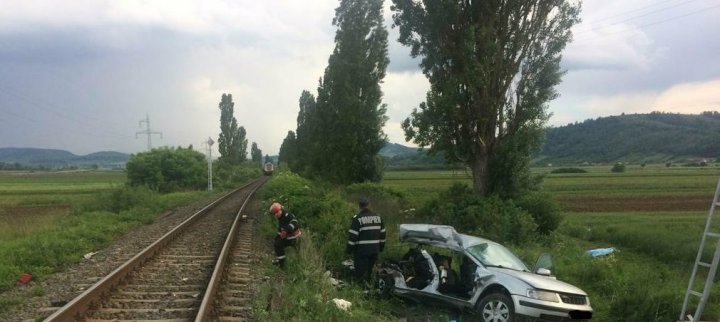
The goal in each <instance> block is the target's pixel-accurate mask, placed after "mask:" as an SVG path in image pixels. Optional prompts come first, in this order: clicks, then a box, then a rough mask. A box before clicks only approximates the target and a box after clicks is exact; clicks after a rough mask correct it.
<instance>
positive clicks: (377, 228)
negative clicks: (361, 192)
mask: <svg viewBox="0 0 720 322" xmlns="http://www.w3.org/2000/svg"><path fill="white" fill-rule="evenodd" d="M358 205H359V206H360V212H358V213H357V214H356V215H355V216H353V218H352V223H351V224H350V229H349V230H348V242H347V248H346V252H347V253H350V254H352V255H353V261H354V265H355V278H356V279H357V280H358V281H365V282H370V276H371V273H372V269H373V266H374V265H375V261H377V258H378V253H380V252H382V251H383V249H384V248H385V224H384V223H383V220H382V217H380V215H378V214H376V213H374V212H373V211H371V210H370V208H368V206H369V205H370V201H368V199H367V198H366V197H360V200H359V201H358Z"/></svg>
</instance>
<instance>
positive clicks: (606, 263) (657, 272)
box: [384, 165, 720, 322]
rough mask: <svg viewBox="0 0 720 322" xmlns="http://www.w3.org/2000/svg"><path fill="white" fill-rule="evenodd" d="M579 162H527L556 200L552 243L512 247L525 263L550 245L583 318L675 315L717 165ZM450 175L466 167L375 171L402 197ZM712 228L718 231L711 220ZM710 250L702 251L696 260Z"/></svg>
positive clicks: (413, 196) (711, 313) (713, 310)
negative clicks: (603, 252) (583, 296)
mask: <svg viewBox="0 0 720 322" xmlns="http://www.w3.org/2000/svg"><path fill="white" fill-rule="evenodd" d="M581 168H582V169H584V170H586V171H587V172H586V173H571V174H553V173H550V171H551V170H552V169H553V168H549V167H547V168H534V169H533V173H534V174H537V175H543V176H544V180H543V182H542V184H541V186H540V190H541V191H543V192H546V193H548V194H549V195H550V196H551V197H552V198H553V199H554V200H556V201H557V202H558V203H559V204H560V205H561V207H562V209H563V215H564V216H563V218H564V221H563V223H562V224H561V226H560V229H559V232H560V234H558V235H557V236H556V237H555V240H554V241H551V242H549V243H548V242H546V243H540V244H538V245H534V246H533V245H530V246H526V247H524V248H520V249H516V251H517V252H518V253H520V254H521V256H522V257H523V258H524V259H525V260H526V261H528V262H531V261H532V259H533V258H534V257H535V256H537V254H538V253H539V252H542V251H549V252H551V253H553V254H554V255H555V256H556V264H557V268H556V270H557V274H558V276H559V277H560V278H561V279H564V280H567V281H569V282H571V283H574V284H576V285H578V286H580V287H581V288H583V289H585V290H586V291H587V292H588V293H589V294H590V296H591V299H592V303H593V307H594V308H595V310H596V312H595V316H594V318H593V321H608V322H609V321H671V320H675V319H677V317H678V315H679V313H680V310H681V306H682V301H683V296H684V294H685V288H686V287H687V283H688V280H689V277H690V273H691V271H692V266H693V263H694V261H695V257H696V255H697V250H698V246H699V243H700V238H701V235H702V231H703V229H704V227H705V222H706V219H707V215H708V209H709V208H710V205H711V203H712V198H713V193H714V191H715V188H716V185H717V182H718V178H719V177H720V168H718V167H714V166H710V167H679V166H673V167H666V166H665V165H648V166H646V167H641V166H639V165H630V166H627V168H626V171H625V172H622V173H613V172H611V171H610V169H611V166H587V167H581ZM457 182H460V183H467V184H470V183H471V181H470V176H469V174H468V173H464V172H458V171H403V172H387V173H386V174H385V179H384V183H385V184H386V185H388V186H391V187H394V188H396V189H398V190H400V191H403V192H405V193H406V194H407V195H408V199H409V200H410V201H411V202H422V201H424V200H427V199H429V198H431V197H432V196H433V195H434V194H436V193H437V192H439V191H441V190H442V189H445V188H446V187H449V186H451V185H452V184H454V183H457ZM716 218H720V214H719V215H716ZM713 230H714V231H716V232H720V219H717V220H715V226H714V227H713ZM711 241H712V240H711ZM713 242H714V241H713ZM605 247H614V248H615V249H616V250H617V251H616V252H615V254H614V255H613V256H609V257H607V258H598V259H591V258H590V257H589V256H587V255H586V254H585V251H586V250H589V249H593V248H605ZM710 251H711V248H710V247H708V249H706V250H705V254H706V255H705V258H707V259H706V261H709V260H710V258H711V255H710ZM717 280H720V279H718V278H716V281H717ZM703 281H704V279H703ZM694 289H695V290H701V289H702V286H700V285H699V283H698V286H696V287H694ZM712 294H713V295H712V296H711V298H710V302H709V304H708V305H707V307H706V310H705V313H706V314H705V318H706V319H708V320H713V321H714V320H718V319H720V285H718V283H716V285H715V287H714V289H713V292H712ZM691 307H692V305H691Z"/></svg>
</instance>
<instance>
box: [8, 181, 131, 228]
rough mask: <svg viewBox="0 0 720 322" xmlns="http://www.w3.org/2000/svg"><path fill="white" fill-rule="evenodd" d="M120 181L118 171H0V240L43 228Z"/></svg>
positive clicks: (50, 226) (122, 182) (52, 225)
mask: <svg viewBox="0 0 720 322" xmlns="http://www.w3.org/2000/svg"><path fill="white" fill-rule="evenodd" d="M124 183H125V173H123V172H119V171H57V172H48V171H38V172H28V171H0V241H3V240H13V239H16V238H20V237H23V236H27V235H30V234H32V233H37V232H42V231H47V230H49V229H51V228H52V227H54V226H55V225H56V222H57V221H58V220H60V219H61V218H63V217H64V216H67V215H68V214H70V213H71V212H72V211H73V210H74V209H76V208H77V207H80V206H81V205H82V204H83V203H84V202H87V201H88V200H90V198H92V197H93V196H95V195H97V194H98V193H100V192H103V191H108V190H110V189H112V188H113V187H117V186H120V185H122V184H124Z"/></svg>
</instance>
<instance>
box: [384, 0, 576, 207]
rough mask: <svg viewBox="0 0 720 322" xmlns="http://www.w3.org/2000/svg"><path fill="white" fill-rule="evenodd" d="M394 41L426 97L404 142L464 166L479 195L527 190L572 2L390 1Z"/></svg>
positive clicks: (573, 14) (573, 18)
mask: <svg viewBox="0 0 720 322" xmlns="http://www.w3.org/2000/svg"><path fill="white" fill-rule="evenodd" d="M392 1H393V6H392V10H393V11H394V12H395V13H394V15H393V19H394V24H395V25H396V26H399V29H400V37H399V41H400V42H401V43H402V44H404V45H407V46H410V47H411V55H412V56H413V57H417V56H421V57H422V62H421V64H420V66H421V67H422V70H423V73H425V75H426V76H427V78H428V80H429V81H430V91H429V92H428V93H427V97H426V101H425V102H423V103H421V104H420V106H419V109H418V108H416V109H414V110H413V112H412V114H411V115H410V117H408V118H407V119H406V120H405V122H404V123H403V129H404V130H405V136H406V139H407V140H411V139H412V140H414V142H415V143H418V144H419V145H420V146H430V152H431V153H432V152H439V151H444V152H446V153H445V154H446V155H447V156H448V157H449V158H450V160H449V161H460V162H464V163H466V164H467V165H468V166H469V167H470V169H471V170H472V175H473V187H474V190H475V192H477V193H478V194H480V195H487V194H498V195H500V196H503V197H513V196H515V195H517V194H519V193H521V192H522V190H523V189H525V188H526V187H527V186H528V184H530V182H531V181H530V178H529V170H528V169H529V160H530V153H531V152H532V151H533V150H535V149H537V148H539V147H540V144H541V141H542V137H543V135H544V134H543V133H544V132H543V127H544V125H545V123H546V122H547V119H548V118H549V114H548V113H547V102H549V101H550V100H552V99H554V98H556V97H557V96H558V94H557V92H556V91H555V85H557V84H559V83H560V81H561V76H562V74H563V71H562V70H561V69H560V59H561V52H562V50H563V49H564V48H565V45H566V44H567V43H568V41H570V39H571V37H572V34H571V32H570V28H571V27H572V26H573V25H574V24H576V23H577V22H578V21H579V20H578V15H579V12H580V4H579V3H578V2H576V1H573V0H422V1H418V0H392Z"/></svg>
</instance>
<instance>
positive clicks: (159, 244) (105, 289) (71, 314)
mask: <svg viewBox="0 0 720 322" xmlns="http://www.w3.org/2000/svg"><path fill="white" fill-rule="evenodd" d="M263 180H267V179H266V178H264V177H261V178H259V179H257V180H254V181H252V182H250V183H248V184H246V185H244V186H242V187H240V188H237V189H235V190H232V191H230V192H229V193H227V194H225V195H224V196H222V197H220V198H218V199H217V200H215V201H213V202H212V203H210V204H208V205H207V206H205V207H203V208H202V209H200V210H198V211H197V212H196V213H195V214H193V215H192V216H190V217H189V218H188V219H186V220H185V221H183V222H182V223H180V224H179V225H178V226H177V227H175V228H173V229H172V230H171V231H169V232H168V233H166V234H165V235H163V236H162V237H160V238H159V239H158V240H156V241H155V242H153V243H152V244H150V246H148V247H146V248H145V249H143V250H142V251H141V252H140V253H138V254H137V255H135V256H133V257H132V258H131V259H129V260H128V261H127V262H125V263H123V264H122V265H120V266H119V267H118V268H116V269H115V270H114V271H112V272H111V273H110V274H108V275H107V276H105V277H104V278H102V279H101V280H100V281H98V282H97V283H95V284H93V286H91V287H90V288H88V289H87V290H85V292H83V293H82V294H80V295H78V296H77V297H75V298H74V299H73V300H71V301H70V302H68V303H67V304H65V305H64V306H63V307H61V308H60V309H58V310H57V311H55V312H54V313H53V314H51V315H50V316H48V317H47V318H45V320H43V322H65V321H75V320H77V319H80V318H81V316H82V315H84V314H85V312H86V311H88V310H89V309H90V308H91V307H92V306H93V305H95V304H97V302H98V301H99V300H100V299H101V298H102V297H104V296H105V295H107V294H108V293H109V292H110V291H111V290H112V289H114V288H115V287H117V286H118V285H119V284H120V283H122V282H123V281H124V280H125V279H126V278H127V277H128V275H129V274H130V273H132V272H133V271H134V270H135V269H137V268H138V267H140V266H141V265H143V264H144V263H145V262H146V261H147V260H148V259H150V258H152V257H153V256H154V255H155V254H156V253H157V252H158V251H159V250H161V249H162V248H163V247H164V246H165V245H167V244H168V243H169V242H170V241H172V240H173V239H174V238H175V237H176V236H178V235H179V234H180V233H182V232H183V231H184V230H185V229H186V228H187V227H189V226H190V224H192V223H194V222H195V221H196V220H198V218H200V217H202V216H203V215H204V214H205V213H207V212H208V211H209V210H211V209H213V208H214V207H216V206H217V205H218V204H220V203H221V202H222V201H224V200H225V199H227V198H228V197H230V196H231V195H233V194H235V193H237V192H239V191H242V190H245V189H246V188H248V187H250V186H251V185H253V184H257V183H258V182H264V181H263ZM255 189H257V188H255ZM253 191H254V190H253Z"/></svg>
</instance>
